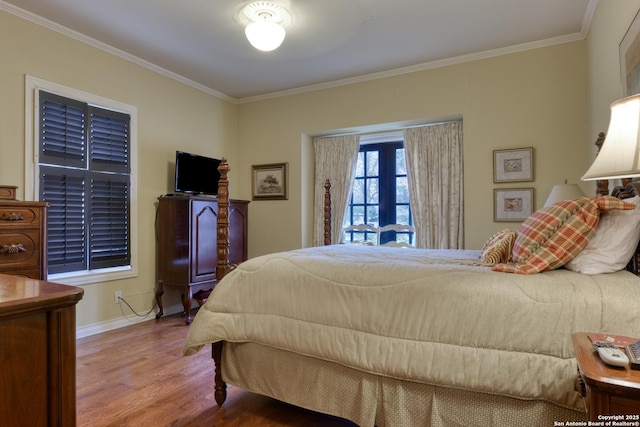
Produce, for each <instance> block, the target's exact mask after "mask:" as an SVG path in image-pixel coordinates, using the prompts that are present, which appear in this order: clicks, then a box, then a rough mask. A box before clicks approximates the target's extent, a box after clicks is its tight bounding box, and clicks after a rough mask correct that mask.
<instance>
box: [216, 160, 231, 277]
mask: <svg viewBox="0 0 640 427" xmlns="http://www.w3.org/2000/svg"><path fill="white" fill-rule="evenodd" d="M218 170H219V171H220V180H219V181H218V229H217V239H218V240H217V248H216V254H217V256H218V261H217V263H216V280H217V281H220V280H221V279H222V278H223V277H224V276H225V275H226V274H227V273H228V272H229V180H228V179H227V174H228V173H229V170H231V169H230V168H229V164H228V163H227V159H226V158H224V157H223V158H222V160H220V166H218Z"/></svg>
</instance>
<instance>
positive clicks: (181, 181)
mask: <svg viewBox="0 0 640 427" xmlns="http://www.w3.org/2000/svg"><path fill="white" fill-rule="evenodd" d="M218 166H220V160H218V159H213V158H211V157H205V156H199V155H197V154H191V153H185V152H182V151H176V185H175V191H176V193H192V194H209V195H216V194H218V181H219V180H220V172H219V171H218Z"/></svg>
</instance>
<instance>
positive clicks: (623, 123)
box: [582, 94, 640, 181]
mask: <svg viewBox="0 0 640 427" xmlns="http://www.w3.org/2000/svg"><path fill="white" fill-rule="evenodd" d="M639 125H640V94H638V95H634V96H630V97H628V98H623V99H621V100H619V101H616V102H614V103H613V104H611V120H610V121H609V129H608V130H607V135H606V137H605V140H604V143H603V144H602V147H601V148H600V153H598V156H597V157H596V159H595V161H594V162H593V164H592V165H591V167H590V168H589V170H587V173H585V174H584V176H583V177H582V180H583V181H592V180H598V179H612V178H632V177H636V176H640V141H639V140H638V138H639V137H640V129H639Z"/></svg>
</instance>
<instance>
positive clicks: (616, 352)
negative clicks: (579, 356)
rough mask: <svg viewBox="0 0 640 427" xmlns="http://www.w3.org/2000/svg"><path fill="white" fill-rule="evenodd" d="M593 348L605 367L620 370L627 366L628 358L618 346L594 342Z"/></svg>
mask: <svg viewBox="0 0 640 427" xmlns="http://www.w3.org/2000/svg"><path fill="white" fill-rule="evenodd" d="M593 348H595V349H596V351H597V352H598V355H599V356H600V359H602V361H603V362H604V363H606V364H607V365H611V366H618V367H621V368H624V367H626V366H627V365H629V358H628V357H627V355H626V354H624V352H623V351H622V350H620V349H619V348H618V346H616V345H614V344H609V343H608V342H603V341H594V342H593Z"/></svg>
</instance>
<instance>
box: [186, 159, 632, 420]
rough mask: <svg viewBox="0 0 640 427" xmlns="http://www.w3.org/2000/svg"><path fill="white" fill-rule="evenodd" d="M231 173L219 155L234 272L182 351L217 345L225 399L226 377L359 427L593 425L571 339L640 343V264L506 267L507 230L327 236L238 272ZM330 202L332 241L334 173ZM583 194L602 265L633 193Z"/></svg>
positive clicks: (221, 260) (223, 262)
mask: <svg viewBox="0 0 640 427" xmlns="http://www.w3.org/2000/svg"><path fill="white" fill-rule="evenodd" d="M227 171H228V165H227V164H226V161H225V162H223V164H222V165H221V179H220V190H219V194H218V197H219V201H218V204H219V212H218V249H217V250H218V267H217V270H218V271H217V277H224V279H223V280H220V281H219V283H218V285H217V286H216V287H215V289H214V290H213V292H212V294H211V296H210V298H209V299H208V301H207V302H206V304H205V305H204V306H202V307H201V308H200V310H199V311H198V313H197V315H196V316H195V319H194V321H193V323H192V324H191V326H190V330H189V333H188V336H187V340H186V342H185V346H184V353H185V355H189V354H193V353H195V352H197V351H199V350H200V349H202V348H203V347H205V346H208V345H209V344H212V345H211V348H212V355H213V358H214V360H215V363H216V373H215V398H216V401H217V403H218V404H220V405H222V404H223V403H224V400H225V397H226V384H227V383H229V384H233V385H235V386H238V387H240V388H243V389H246V390H249V391H252V392H256V393H259V394H263V395H267V396H271V397H273V398H276V399H279V400H282V401H285V402H288V403H291V404H294V405H297V406H300V407H304V408H308V409H312V410H315V411H318V412H323V413H328V414H331V415H335V416H339V417H343V418H346V419H348V420H351V421H353V422H354V423H356V424H358V425H361V426H374V425H375V426H379V427H382V426H418V425H419V426H462V425H465V426H466V425H531V426H540V425H553V423H554V422H555V421H561V422H567V421H585V420H586V419H587V418H586V412H585V406H584V401H583V399H582V397H581V396H580V395H579V393H578V392H577V391H576V388H575V379H576V372H577V365H576V361H575V357H574V352H573V348H572V343H571V334H572V333H573V332H581V331H582V332H600V333H608V334H614V333H615V334H619V335H626V336H631V337H639V338H640V310H637V308H636V306H635V304H634V303H633V301H640V278H638V277H637V275H635V274H633V273H631V272H629V271H626V270H625V269H624V268H623V269H618V270H619V271H614V272H609V273H597V272H596V273H597V274H585V273H582V272H579V271H580V268H583V267H580V266H578V267H576V268H575V269H576V270H578V271H572V270H569V269H567V268H552V269H550V270H546V271H543V272H536V273H535V274H529V273H531V272H530V271H528V272H525V273H527V274H517V273H514V272H507V271H509V269H513V268H514V265H513V264H511V263H508V262H504V261H506V260H505V259H503V258H501V257H497V258H496V259H495V260H493V261H492V262H491V263H488V262H487V256H488V258H490V259H492V258H495V257H494V255H495V254H500V253H502V254H504V252H505V250H506V251H508V252H509V253H511V252H512V251H514V250H515V247H514V245H515V246H517V242H514V240H515V239H517V236H515V233H513V235H510V234H508V233H509V232H508V231H507V230H503V231H501V232H500V233H496V234H494V235H492V236H490V238H489V239H488V240H487V244H485V247H483V249H482V250H481V251H472V250H426V249H405V248H393V247H369V246H355V245H326V246H321V247H316V248H306V249H299V250H294V251H289V252H284V253H276V254H270V255H266V256H261V257H257V258H254V259H250V260H248V261H246V262H244V263H242V264H241V265H239V266H237V267H235V268H231V267H230V266H229V265H228V261H227V259H228V219H227V209H228V191H227V188H228V182H227V178H226V176H227ZM325 199H326V200H327V201H328V203H325V212H326V215H325V240H326V239H327V236H328V235H329V234H330V229H329V224H330V221H329V219H328V216H329V215H330V194H329V185H328V184H327V185H326V193H325ZM586 199H589V200H588V201H583V202H581V203H582V204H581V207H580V210H581V209H582V208H584V207H585V206H587V205H589V206H590V207H589V209H591V211H592V213H593V212H595V216H596V218H595V219H594V218H591V217H589V215H586V214H585V215H583V217H582V218H581V221H582V222H580V221H578V222H580V223H579V224H575V223H574V224H571V225H572V232H575V230H576V229H579V227H581V226H584V224H583V223H588V222H589V221H591V224H590V225H589V224H587V225H588V226H589V227H591V229H592V230H591V233H592V234H590V235H589V239H585V240H587V242H586V243H584V242H583V243H584V245H583V246H582V247H581V248H579V250H578V252H581V253H585V254H587V255H588V256H587V258H586V260H583V264H584V265H586V266H587V267H590V266H593V265H595V264H596V263H597V262H596V261H593V258H589V256H594V254H593V253H591V254H589V250H588V249H589V244H590V242H592V241H594V240H597V239H596V235H595V233H596V232H598V231H600V229H601V228H604V226H605V218H606V219H607V221H606V223H607V224H608V225H607V227H612V225H610V224H609V223H612V224H614V225H613V226H615V227H618V226H619V224H620V223H621V222H623V221H624V224H625V227H628V224H630V223H631V222H632V221H638V224H640V218H636V217H638V216H639V215H637V214H636V210H635V205H634V204H632V203H628V202H624V201H621V200H619V199H617V198H613V197H609V196H600V197H597V198H595V197H594V198H586ZM596 199H597V201H595V200H596ZM594 203H595V204H596V207H595V211H594V207H593V205H594ZM636 203H637V202H636ZM607 206H608V207H607ZM571 209H573V211H572V212H574V213H575V211H576V210H575V209H574V207H572V208H571ZM637 211H638V212H639V213H640V209H638V210H637ZM603 212H607V214H606V215H604V214H602V213H603ZM592 216H593V215H592ZM572 218H573V217H572ZM527 221H528V220H527ZM594 221H595V224H594ZM568 222H569V221H568V220H567V219H566V218H565V220H564V223H563V227H564V225H566V223H568ZM525 223H526V221H525ZM555 228H556V229H557V228H562V227H555ZM631 228H633V230H632V232H633V233H636V231H635V230H636V229H640V227H638V226H637V224H636V225H634V226H632V227H631ZM556 231H557V230H556ZM603 231H604V230H603ZM580 232H581V233H583V234H588V233H586V232H584V231H580ZM624 233H625V234H623V236H624V239H623V240H626V241H627V245H626V246H630V244H629V243H628V241H629V240H633V239H635V241H633V242H632V245H631V246H633V248H632V250H633V252H635V250H636V243H637V241H638V238H637V237H631V236H630V234H629V232H624ZM506 235H508V237H505V236H506ZM634 235H635V234H634ZM600 239H603V237H602V234H600ZM605 240H607V239H605ZM618 240H619V239H618ZM607 244H609V245H611V244H612V243H611V242H610V241H608V240H607ZM615 244H618V245H619V242H616V243H615ZM505 246H506V249H505ZM520 246H522V242H521V241H520ZM626 250H627V249H626ZM592 252H593V251H592ZM596 252H597V251H596ZM600 252H602V251H600ZM535 255H536V256H537V258H536V260H534V261H535V262H533V264H534V266H536V267H539V266H540V265H541V263H542V264H545V265H547V266H549V265H550V266H552V267H553V262H554V260H552V259H550V258H549V256H547V255H548V254H543V255H544V256H541V255H540V254H539V253H536V254H535ZM597 255H598V254H597V253H596V254H595V256H596V257H597ZM574 257H575V256H574ZM636 257H637V256H636V255H634V256H633V257H631V256H630V258H633V259H635V258H636ZM514 259H515V257H514ZM558 262H561V263H563V264H566V261H564V260H562V259H561V260H560V261H558ZM625 263H626V261H625ZM519 266H520V264H518V265H516V267H517V268H519ZM528 268H530V267H528ZM616 268H617V267H616ZM520 273H522V272H520ZM591 273H593V272H591Z"/></svg>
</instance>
